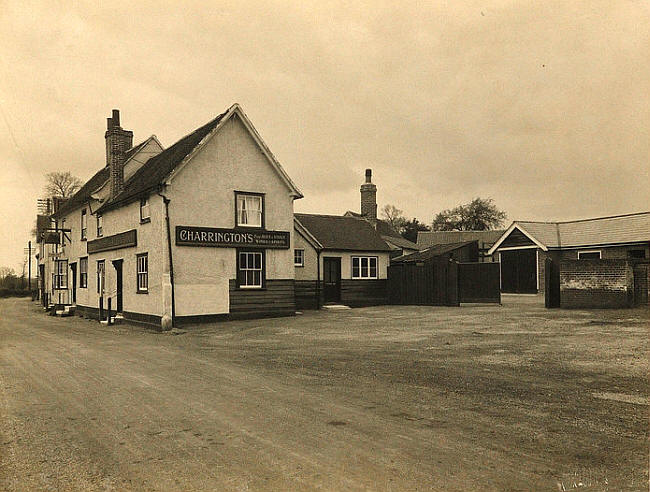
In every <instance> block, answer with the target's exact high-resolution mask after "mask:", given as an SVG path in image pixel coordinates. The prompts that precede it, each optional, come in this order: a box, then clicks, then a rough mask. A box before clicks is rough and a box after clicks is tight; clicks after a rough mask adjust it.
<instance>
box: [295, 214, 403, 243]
mask: <svg viewBox="0 0 650 492" xmlns="http://www.w3.org/2000/svg"><path fill="white" fill-rule="evenodd" d="M294 216H295V218H296V219H297V220H298V222H300V224H302V226H303V227H304V228H305V229H307V230H308V231H309V232H310V234H311V235H312V236H314V237H315V238H316V240H318V242H319V243H320V244H321V245H322V246H323V248H324V249H329V250H343V251H390V248H389V247H388V245H387V244H386V243H385V242H384V241H383V240H382V239H381V236H380V235H379V234H377V231H375V229H374V227H372V226H371V225H370V224H369V223H368V222H366V221H365V220H359V219H356V218H354V217H345V216H339V215H314V214H294Z"/></svg>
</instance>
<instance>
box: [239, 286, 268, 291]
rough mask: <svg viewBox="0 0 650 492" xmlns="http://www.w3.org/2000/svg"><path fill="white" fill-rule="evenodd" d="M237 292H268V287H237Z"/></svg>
mask: <svg viewBox="0 0 650 492" xmlns="http://www.w3.org/2000/svg"><path fill="white" fill-rule="evenodd" d="M237 290H243V291H252V292H258V291H260V290H266V287H241V286H239V287H237Z"/></svg>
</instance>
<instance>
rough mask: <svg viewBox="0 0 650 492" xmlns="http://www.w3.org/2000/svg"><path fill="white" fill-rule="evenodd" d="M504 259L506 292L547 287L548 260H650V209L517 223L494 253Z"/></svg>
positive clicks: (511, 227)
mask: <svg viewBox="0 0 650 492" xmlns="http://www.w3.org/2000/svg"><path fill="white" fill-rule="evenodd" d="M488 253H489V254H491V255H496V256H497V257H498V258H500V262H501V290H502V291H503V292H514V293H536V292H539V291H543V289H544V260H545V259H546V258H550V259H552V260H554V261H556V262H561V261H563V260H610V259H625V260H633V261H634V260H636V261H641V260H647V259H648V258H650V212H642V213H634V214H627V215H617V216H612V217H598V218H595V219H584V220H572V221H566V222H532V221H515V222H513V223H512V225H511V226H510V227H509V228H508V229H507V230H506V231H505V232H504V233H503V234H502V235H501V237H500V238H498V240H497V241H496V242H495V243H494V245H493V246H492V247H491V248H490V250H489V251H488Z"/></svg>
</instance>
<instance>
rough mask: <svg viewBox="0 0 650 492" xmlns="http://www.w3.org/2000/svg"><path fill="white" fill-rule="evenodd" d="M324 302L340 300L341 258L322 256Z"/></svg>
mask: <svg viewBox="0 0 650 492" xmlns="http://www.w3.org/2000/svg"><path fill="white" fill-rule="evenodd" d="M323 296H324V300H325V302H341V258H323Z"/></svg>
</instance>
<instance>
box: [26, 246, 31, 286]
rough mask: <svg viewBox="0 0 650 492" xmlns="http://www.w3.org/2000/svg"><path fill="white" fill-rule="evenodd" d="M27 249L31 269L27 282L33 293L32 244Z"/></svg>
mask: <svg viewBox="0 0 650 492" xmlns="http://www.w3.org/2000/svg"><path fill="white" fill-rule="evenodd" d="M27 249H29V269H28V272H29V273H28V274H27V282H28V285H29V292H30V293H31V292H32V242H31V241H29V242H28V243H27Z"/></svg>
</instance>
